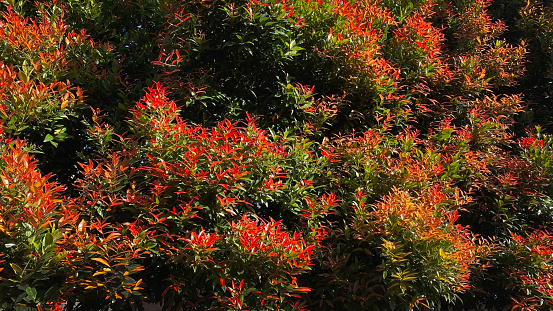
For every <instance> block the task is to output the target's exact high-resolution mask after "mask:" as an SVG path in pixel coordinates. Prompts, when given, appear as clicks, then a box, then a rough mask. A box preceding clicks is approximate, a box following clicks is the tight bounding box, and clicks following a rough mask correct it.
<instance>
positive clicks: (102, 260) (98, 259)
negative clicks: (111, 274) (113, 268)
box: [92, 258, 110, 267]
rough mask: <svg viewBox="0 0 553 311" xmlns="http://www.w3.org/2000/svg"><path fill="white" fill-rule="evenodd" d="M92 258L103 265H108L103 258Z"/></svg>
mask: <svg viewBox="0 0 553 311" xmlns="http://www.w3.org/2000/svg"><path fill="white" fill-rule="evenodd" d="M92 260H94V261H97V262H99V263H101V264H104V265H106V266H108V267H109V266H110V265H109V263H108V262H107V261H106V260H105V259H103V258H92Z"/></svg>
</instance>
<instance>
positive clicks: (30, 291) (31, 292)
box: [25, 287, 36, 301]
mask: <svg viewBox="0 0 553 311" xmlns="http://www.w3.org/2000/svg"><path fill="white" fill-rule="evenodd" d="M25 291H26V292H27V295H29V297H31V298H32V299H33V301H35V300H36V288H34V287H27V289H26V290H25Z"/></svg>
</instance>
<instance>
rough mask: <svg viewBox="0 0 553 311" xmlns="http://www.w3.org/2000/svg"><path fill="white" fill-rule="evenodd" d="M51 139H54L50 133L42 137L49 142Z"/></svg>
mask: <svg viewBox="0 0 553 311" xmlns="http://www.w3.org/2000/svg"><path fill="white" fill-rule="evenodd" d="M52 140H54V136H52V135H51V134H47V135H46V137H45V138H44V142H45V143H47V142H51V141H52Z"/></svg>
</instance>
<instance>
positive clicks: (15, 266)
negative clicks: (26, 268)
mask: <svg viewBox="0 0 553 311" xmlns="http://www.w3.org/2000/svg"><path fill="white" fill-rule="evenodd" d="M10 266H11V267H12V269H13V271H14V272H15V274H17V275H19V276H22V274H23V269H21V267H20V266H18V265H17V264H15V263H10Z"/></svg>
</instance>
